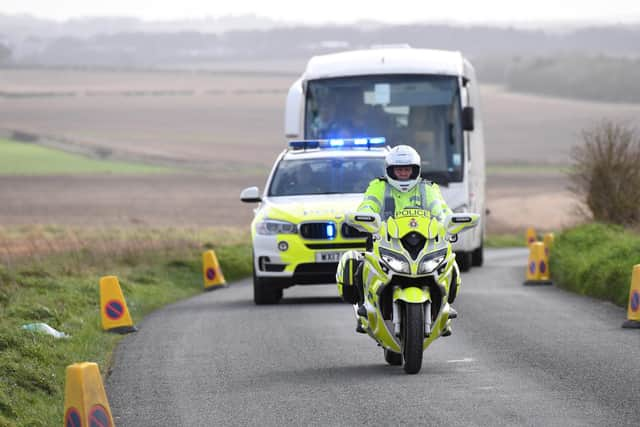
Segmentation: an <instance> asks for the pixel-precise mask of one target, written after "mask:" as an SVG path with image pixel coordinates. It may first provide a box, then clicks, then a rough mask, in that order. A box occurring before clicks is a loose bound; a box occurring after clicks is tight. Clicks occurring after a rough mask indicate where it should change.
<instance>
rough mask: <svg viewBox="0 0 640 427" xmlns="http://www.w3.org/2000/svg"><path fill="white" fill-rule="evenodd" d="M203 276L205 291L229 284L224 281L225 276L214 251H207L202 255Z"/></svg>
mask: <svg viewBox="0 0 640 427" xmlns="http://www.w3.org/2000/svg"><path fill="white" fill-rule="evenodd" d="M202 275H203V277H204V289H205V290H208V289H213V288H216V287H218V286H224V285H226V284H227V282H226V281H225V280H224V275H223V274H222V269H221V268H220V263H218V258H217V257H216V253H215V252H214V251H213V250H209V251H206V252H204V253H203V254H202Z"/></svg>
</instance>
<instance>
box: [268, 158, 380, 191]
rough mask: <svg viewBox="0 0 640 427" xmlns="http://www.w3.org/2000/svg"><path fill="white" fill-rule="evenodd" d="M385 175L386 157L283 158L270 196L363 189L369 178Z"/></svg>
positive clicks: (270, 189)
mask: <svg viewBox="0 0 640 427" xmlns="http://www.w3.org/2000/svg"><path fill="white" fill-rule="evenodd" d="M382 175H384V159H383V158H370V157H369V158H354V157H350V158H332V159H295V160H283V161H281V162H280V164H279V165H278V168H277V169H276V172H275V174H274V176H273V179H272V181H271V186H270V187H269V196H302V195H313V194H341V193H364V192H365V191H366V189H367V185H368V184H369V181H371V180H372V179H373V178H376V177H379V176H382Z"/></svg>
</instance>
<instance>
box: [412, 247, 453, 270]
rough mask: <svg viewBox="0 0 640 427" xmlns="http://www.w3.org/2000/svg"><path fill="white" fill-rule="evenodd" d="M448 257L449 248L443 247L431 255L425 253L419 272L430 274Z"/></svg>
mask: <svg viewBox="0 0 640 427" xmlns="http://www.w3.org/2000/svg"><path fill="white" fill-rule="evenodd" d="M446 257H447V249H441V250H439V251H436V252H433V253H431V254H429V255H425V257H424V258H422V259H421V260H420V265H419V266H418V274H429V273H431V272H433V271H434V270H435V269H437V268H438V267H440V264H442V263H443V262H444V260H445V258H446Z"/></svg>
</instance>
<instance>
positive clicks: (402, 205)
mask: <svg viewBox="0 0 640 427" xmlns="http://www.w3.org/2000/svg"><path fill="white" fill-rule="evenodd" d="M407 208H419V209H424V210H427V211H429V212H430V213H431V216H432V217H436V218H438V220H440V221H442V220H443V219H444V217H445V216H447V215H448V214H450V213H451V209H449V206H447V202H445V200H444V198H443V197H442V193H440V187H438V184H435V183H431V182H429V181H425V180H421V181H420V182H419V183H418V184H417V185H416V186H415V187H413V188H412V189H411V190H409V191H407V192H406V193H403V192H401V191H399V190H397V189H396V188H394V187H393V186H392V185H390V184H389V183H387V181H386V180H384V179H381V178H376V179H374V180H373V181H371V182H370V183H369V187H368V188H367V191H366V192H365V193H364V199H363V200H362V203H360V206H359V207H358V211H365V212H366V211H369V212H375V213H377V214H380V217H381V218H382V220H383V221H386V220H387V218H388V217H390V216H394V214H395V212H396V211H399V210H402V209H407Z"/></svg>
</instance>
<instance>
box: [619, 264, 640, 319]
mask: <svg viewBox="0 0 640 427" xmlns="http://www.w3.org/2000/svg"><path fill="white" fill-rule="evenodd" d="M622 327H623V328H633V329H640V264H637V265H634V266H633V272H632V273H631V286H630V288H629V308H628V309H627V320H626V321H625V322H624V323H623V324H622Z"/></svg>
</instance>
